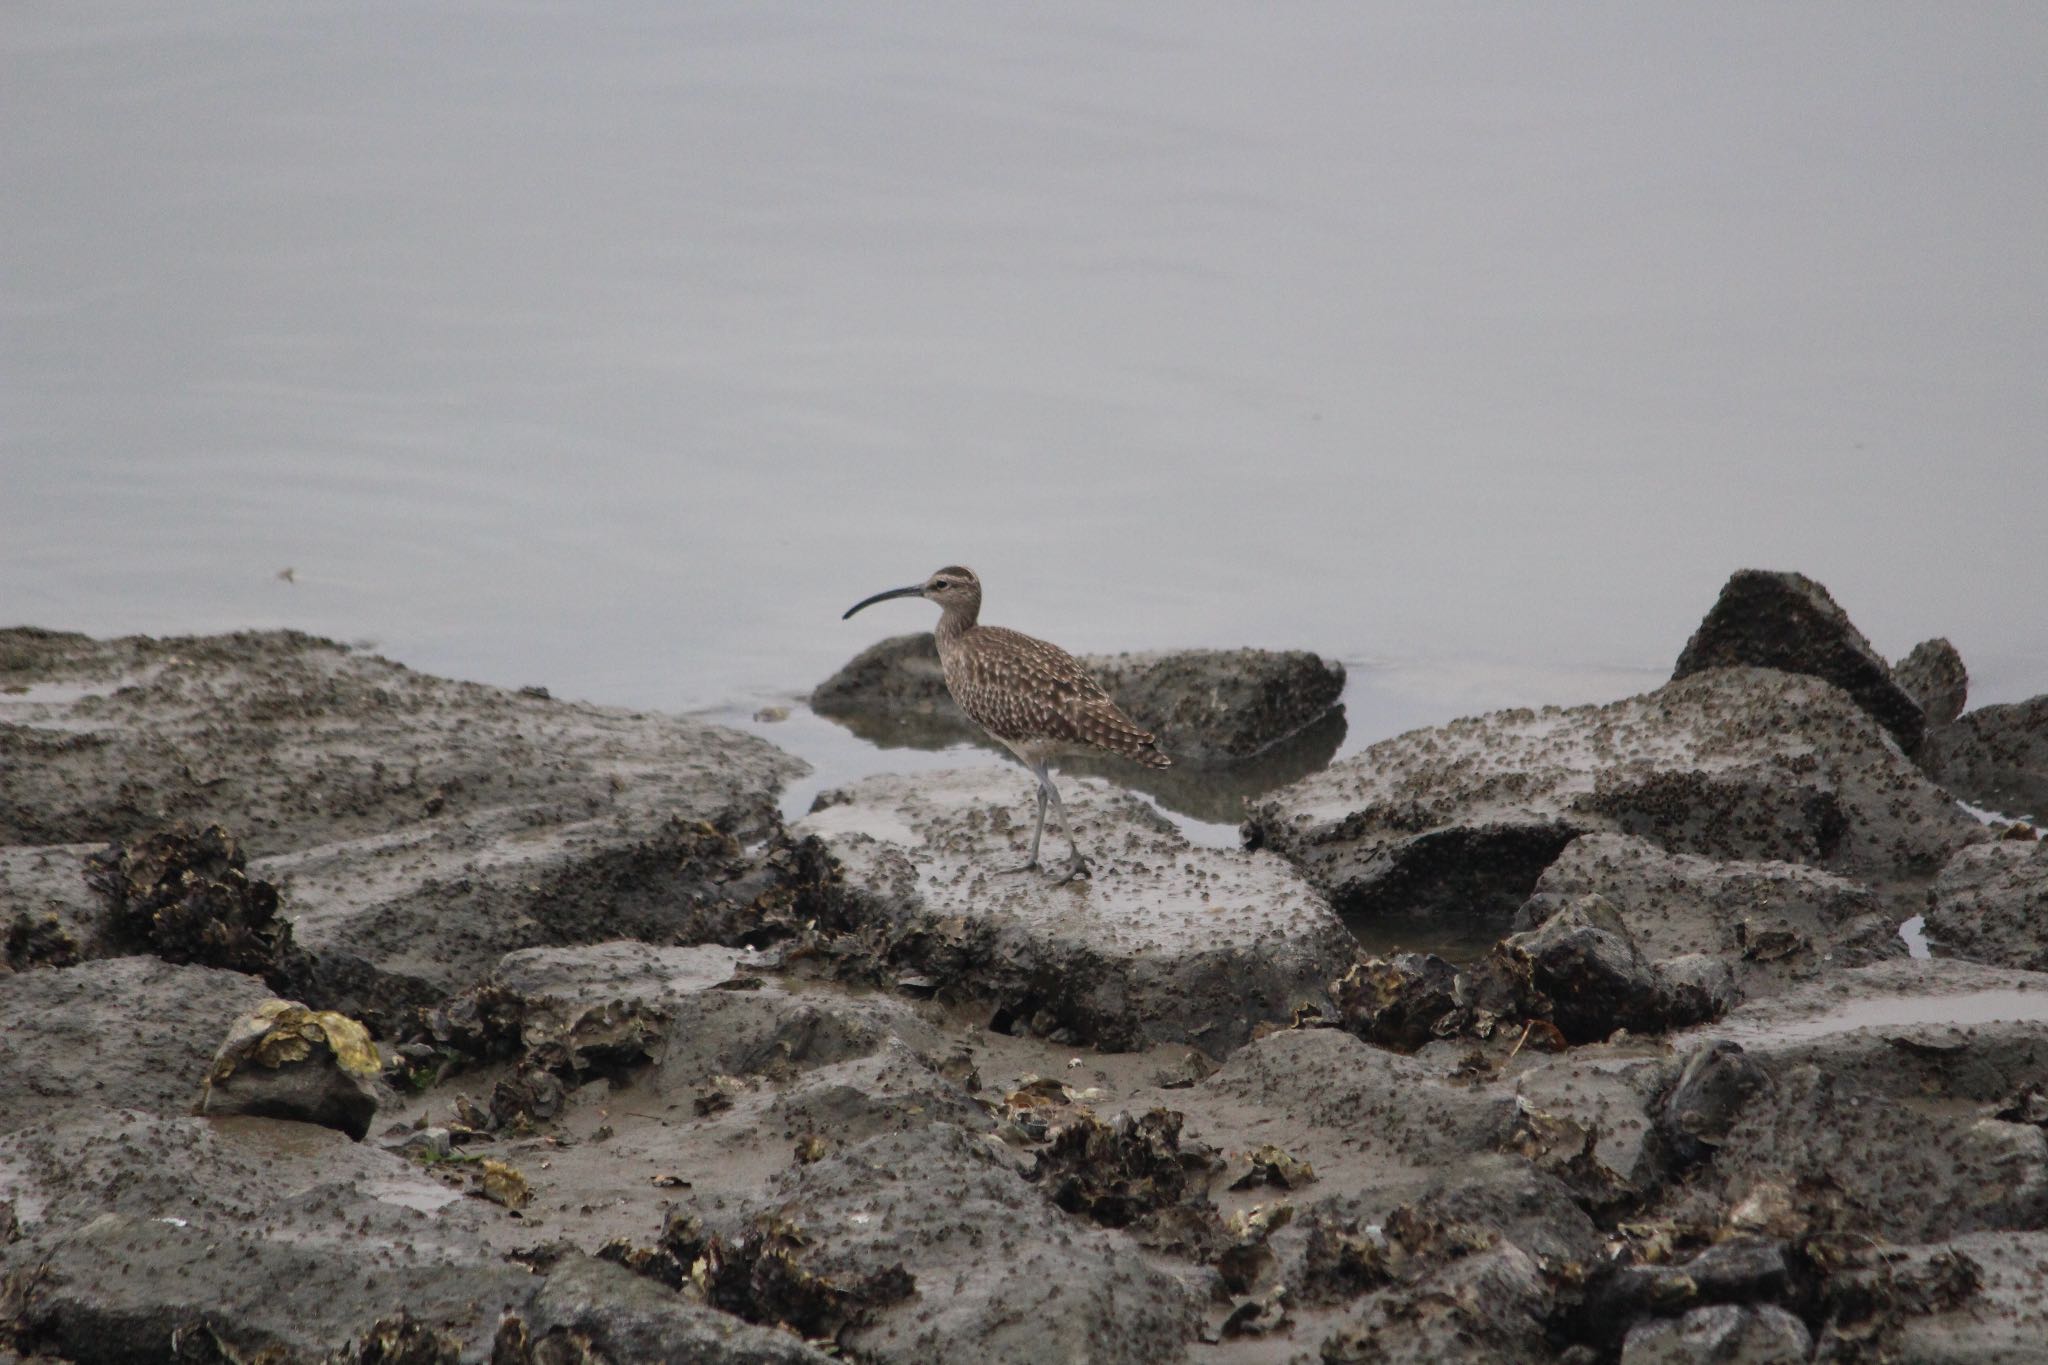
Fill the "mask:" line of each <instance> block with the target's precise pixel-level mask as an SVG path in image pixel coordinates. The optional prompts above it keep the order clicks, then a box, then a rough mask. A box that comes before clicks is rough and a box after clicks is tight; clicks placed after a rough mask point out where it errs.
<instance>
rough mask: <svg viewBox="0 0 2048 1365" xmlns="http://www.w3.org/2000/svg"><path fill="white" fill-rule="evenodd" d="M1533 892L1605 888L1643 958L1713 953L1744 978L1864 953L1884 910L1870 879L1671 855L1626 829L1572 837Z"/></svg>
mask: <svg viewBox="0 0 2048 1365" xmlns="http://www.w3.org/2000/svg"><path fill="white" fill-rule="evenodd" d="M1536 895H1537V896H1538V897H1539V898H1540V897H1544V896H1555V897H1560V898H1572V897H1578V896H1584V895H1598V896H1600V897H1601V898H1602V899H1603V900H1605V901H1606V902H1607V903H1608V904H1609V905H1610V906H1612V907H1613V909H1614V911H1615V913H1616V915H1617V916H1618V917H1619V918H1620V920H1621V922H1622V924H1623V925H1625V926H1626V928H1627V931H1628V934H1629V936H1630V937H1631V938H1632V939H1633V940H1634V941H1635V943H1636V945H1637V947H1638V948H1640V949H1641V951H1642V952H1643V954H1644V955H1645V956H1647V957H1649V958H1651V959H1652V960H1662V959H1667V958H1674V957H1680V956H1684V955H1687V954H1699V953H1706V954H1713V955H1715V956H1718V957H1720V958H1722V959H1724V960H1725V961H1727V962H1728V963H1729V964H1730V965H1731V967H1733V968H1734V969H1735V970H1736V972H1737V975H1738V977H1739V978H1741V979H1743V980H1747V979H1749V978H1751V977H1755V976H1759V975H1762V976H1765V977H1767V978H1771V979H1778V978H1782V977H1784V976H1786V975H1788V974H1789V973H1792V972H1795V971H1800V970H1810V969H1811V968H1812V967H1813V966H1814V965H1815V964H1816V963H1817V962H1820V961H1822V960H1832V961H1837V962H1840V961H1842V960H1843V959H1845V958H1850V957H1860V956H1861V955H1862V954H1864V953H1865V952H1867V951H1869V948H1868V946H1867V945H1866V942H1865V939H1864V937H1863V935H1864V933H1865V929H1866V924H1867V923H1868V922H1869V919H1870V917H1877V916H1881V915H1882V914H1883V908H1882V906H1881V904H1880V902H1879V899H1878V897H1877V896H1876V894H1875V893H1873V892H1872V891H1871V889H1870V888H1869V887H1868V886H1866V885H1864V884H1863V883H1861V882H1857V881H1852V880H1850V879H1849V878H1846V877H1838V876H1835V875H1833V874H1832V873H1827V872H1822V871H1820V870H1819V869H1817V868H1812V867H1806V866H1803V865H1801V864H1798V863H1788V862H1780V861H1764V862H1757V861H1749V860H1742V859H1732V860H1722V859H1714V858H1702V857H1698V856H1696V855H1692V854H1685V853H1670V852H1666V851H1665V850H1663V849H1661V848H1659V847H1657V846H1656V845H1655V844H1653V843H1651V842H1649V841H1648V840H1646V839H1639V838H1636V837H1634V836H1631V835H1624V834H1588V835H1585V836H1584V837H1582V838H1579V839H1574V840H1573V841H1572V842H1571V843H1569V844H1567V845H1566V846H1565V848H1564V851H1563V852H1562V853H1560V854H1559V855H1558V858H1557V861H1556V862H1554V863H1552V864H1551V865H1550V866H1549V867H1548V868H1546V869H1544V872H1543V875H1542V877H1541V878H1539V879H1538V880H1537V883H1536ZM1886 927H1887V928H1888V927H1889V926H1888V925H1887V926H1886ZM1877 941H1878V943H1880V944H1883V945H1885V946H1883V947H1882V948H1881V949H1879V950H1880V951H1883V952H1885V953H1886V954H1888V955H1903V954H1904V953H1905V951H1906V949H1905V945H1904V944H1903V943H1901V942H1899V941H1898V939H1897V937H1896V935H1892V934H1889V933H1885V934H1880V935H1878V936H1877Z"/></svg>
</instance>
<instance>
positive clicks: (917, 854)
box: [797, 769, 1352, 1052]
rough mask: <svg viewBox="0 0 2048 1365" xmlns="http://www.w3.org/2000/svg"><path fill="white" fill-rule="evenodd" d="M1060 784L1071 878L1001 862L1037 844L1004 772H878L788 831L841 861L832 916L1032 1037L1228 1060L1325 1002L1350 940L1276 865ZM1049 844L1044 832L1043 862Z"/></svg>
mask: <svg viewBox="0 0 2048 1365" xmlns="http://www.w3.org/2000/svg"><path fill="white" fill-rule="evenodd" d="M1067 786H1068V794H1067V796H1066V798H1065V800H1066V810H1067V818H1068V820H1069V821H1070V822H1071V824H1072V827H1073V830H1074V836H1075V838H1076V839H1078V840H1079V841H1080V844H1081V846H1082V848H1083V849H1084V850H1085V851H1088V852H1089V853H1090V854H1091V856H1092V857H1093V858H1094V860H1095V872H1094V876H1093V877H1092V878H1089V879H1085V880H1082V881H1078V882H1071V883H1066V884H1060V883H1058V882H1057V880H1056V879H1055V877H1053V876H1051V875H1048V874H1046V873H1044V872H1030V873H1017V874H1011V875H1004V874H1002V873H1001V872H1000V871H999V869H1002V868H1005V867H1013V866H1016V865H1018V864H1021V863H1022V862H1023V861H1024V856H1025V854H1026V853H1027V852H1028V848H1029V838H1030V821H1031V814H1032V806H1031V790H1032V789H1031V785H1030V780H1029V779H1028V778H1027V777H1024V776H1022V775H1019V774H1015V773H1012V772H1008V771H997V770H988V769H970V770H964V771H957V772H946V773H929V774H921V775H919V776H917V777H915V778H900V777H880V778H871V779H868V780H866V781H863V782H861V783H858V784H856V785H855V786H853V787H850V788H847V789H845V790H843V791H838V792H832V793H827V794H826V795H825V796H822V797H820V798H819V801H820V806H819V808H818V809H816V810H814V811H813V812H812V813H811V814H810V815H809V816H808V817H806V818H805V819H804V820H803V821H802V822H801V823H800V824H799V825H798V826H797V830H798V831H799V832H801V833H807V834H812V835H816V836H817V837H819V838H820V839H821V840H823V842H824V845H825V847H826V849H827V851H828V853H829V855H830V857H831V858H832V859H833V861H834V862H835V863H836V864H837V865H838V869H839V873H838V880H837V885H836V887H835V892H836V896H837V899H838V901H839V905H838V908H837V913H838V914H839V915H841V916H843V917H844V918H845V919H846V920H847V921H848V922H849V923H850V924H852V925H854V926H865V927H871V928H873V929H877V930H881V931H883V932H885V933H886V934H888V935H889V936H890V937H891V938H892V939H893V940H894V941H895V942H896V943H897V944H898V945H900V946H901V956H902V960H903V961H905V962H907V963H909V964H911V965H913V966H917V967H920V968H923V969H928V970H930V971H931V972H932V973H933V975H934V976H936V977H938V978H940V979H942V980H944V981H945V982H946V983H947V985H948V987H949V988H950V989H952V990H955V991H958V992H960V993H962V994H965V995H969V996H974V997H979V998H982V999H987V1000H993V1001H995V1002H997V1003H998V1004H999V1005H1000V1006H1001V1007H1002V1009H1003V1011H1004V1013H1006V1014H1008V1015H1010V1016H1012V1017H1015V1018H1016V1019H1019V1020H1021V1021H1023V1022H1026V1023H1030V1024H1032V1026H1033V1027H1034V1028H1038V1029H1039V1030H1040V1031H1044V1032H1054V1031H1059V1030H1065V1031H1067V1032H1068V1033H1070V1034H1071V1035H1073V1036H1076V1037H1079V1038H1084V1039H1089V1040H1092V1041H1093V1042H1095V1043H1096V1045H1098V1046H1104V1047H1134V1046H1138V1045H1141V1044H1143V1043H1147V1042H1160V1041H1187V1042H1194V1043H1198V1044H1200V1045H1201V1046H1203V1047H1205V1048H1209V1049H1212V1050H1214V1051H1218V1052H1223V1051H1228V1050H1229V1049H1230V1048H1232V1047H1234V1046H1236V1045H1237V1044H1239V1043H1242V1042H1243V1041H1244V1040H1245V1039H1246V1038H1247V1037H1249V1036H1250V1034H1251V1029H1252V1026H1253V1025H1254V1024H1256V1023H1259V1022H1261V1021H1275V1020H1278V1021H1284V1020H1286V1019H1288V1018H1289V1017H1290V1015H1291V1013H1292V1011H1293V1010H1294V1009H1295V1008H1296V1007H1297V1006H1299V1005H1301V1004H1304V1003H1314V1002H1317V1001H1322V1000H1325V999H1326V996H1325V988H1326V985H1327V983H1328V982H1329V980H1330V979H1331V978H1333V977H1334V976H1336V975H1337V974H1338V973H1339V972H1340V971H1341V970H1342V968H1343V966H1344V964H1345V963H1347V962H1348V961H1349V959H1350V955H1351V947H1352V945H1351V941H1350V939H1349V937H1348V935H1346V934H1345V932H1344V929H1343V926H1342V925H1340V924H1338V923H1337V921H1336V918H1335V917H1334V916H1333V915H1332V914H1331V913H1330V910H1329V907H1328V906H1327V905H1326V904H1325V903H1324V902H1323V900H1322V898H1321V897H1320V896H1318V895H1317V894H1316V893H1315V892H1314V891H1313V890H1311V889H1310V888H1309V887H1308V886H1307V885H1305V884H1304V883H1303V882H1302V881H1301V880H1300V878H1298V877H1297V876H1296V875H1295V874H1294V873H1293V871H1292V870H1291V869H1289V868H1288V867H1287V865H1286V864H1285V863H1283V862H1281V861H1280V860H1279V859H1277V858H1274V857H1272V856H1270V855H1265V854H1246V853H1236V852H1228V851H1223V850H1218V849H1208V848H1197V847H1194V846H1192V845H1190V844H1189V843H1188V842H1187V841H1186V840H1185V839H1183V838H1182V837H1181V836H1180V834H1179V833H1178V832H1177V831H1175V830H1174V829H1173V828H1172V827H1171V826H1169V825H1166V824H1165V823H1164V822H1163V821H1161V820H1160V819H1159V818H1158V817H1157V816H1156V815H1154V814H1153V813H1152V812H1151V811H1149V810H1148V809H1146V807H1145V806H1144V805H1143V804H1142V803H1140V802H1138V801H1137V800H1136V799H1135V798H1132V797H1130V796H1127V795H1123V794H1121V793H1113V792H1109V791H1105V790H1104V789H1102V788H1100V787H1098V786H1096V785H1094V784H1092V783H1081V782H1070V783H1068V784H1067ZM1048 823H1049V824H1050V823H1051V822H1050V821H1048ZM1058 837H1059V836H1058V834H1057V833H1056V832H1055V831H1054V830H1048V832H1047V834H1046V848H1045V850H1044V852H1045V854H1046V855H1047V856H1048V861H1049V863H1053V864H1056V861H1057V859H1058V858H1060V857H1061V856H1062V850H1061V847H1060V844H1059V843H1058V842H1055V841H1056V840H1058Z"/></svg>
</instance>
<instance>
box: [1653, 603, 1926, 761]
mask: <svg viewBox="0 0 2048 1365" xmlns="http://www.w3.org/2000/svg"><path fill="white" fill-rule="evenodd" d="M1739 667H1754V668H1776V669H1781V670H1783V671H1784V672H1787V673H1805V674H1810V675H1811V676H1813V677H1816V678H1822V679H1825V680H1826V681H1828V682H1831V683H1833V684H1834V685H1835V686H1837V687H1839V688H1841V689H1842V690H1843V691H1844V692H1847V693H1848V694H1849V695H1850V696H1851V697H1852V698H1854V699H1855V702H1856V704H1857V705H1858V706H1860V707H1862V708H1863V709H1864V710H1865V711H1867V712H1869V713H1870V714H1871V715H1872V716H1873V717H1875V718H1876V719H1877V721H1878V723H1879V724H1881V725H1883V726H1884V728H1885V729H1887V730H1889V731H1890V732H1891V733H1892V735H1893V737H1894V738H1896V739H1897V740H1898V742H1899V747H1900V748H1902V749H1904V750H1905V751H1906V752H1907V753H1909V754H1910V753H1912V752H1913V751H1914V750H1915V749H1917V748H1919V747H1920V739H1921V736H1922V735H1923V734H1924V732H1925V730H1926V724H1927V722H1926V717H1925V716H1924V715H1923V714H1922V712H1921V710H1920V704H1919V703H1918V702H1917V701H1915V700H1914V699H1913V697H1912V696H1911V695H1910V694H1909V693H1907V691H1906V690H1905V689H1904V688H1902V687H1900V686H1899V684H1898V683H1897V682H1896V681H1894V680H1893V678H1892V673H1891V669H1890V667H1889V666H1887V665H1886V663H1885V661H1884V659H1883V657H1882V656H1881V655H1879V654H1878V652H1877V651H1876V650H1875V649H1872V648H1871V646H1870V641H1868V640H1866V639H1864V638H1863V632H1862V631H1860V630H1858V629H1856V627H1855V626H1854V625H1853V624H1852V623H1851V622H1850V620H1849V615H1848V613H1847V612H1845V611H1843V610H1842V609H1841V607H1839V606H1837V605H1836V604H1835V599H1834V598H1833V597H1831V596H1829V595H1828V590H1827V589H1826V588H1824V587H1822V586H1821V585H1820V584H1818V583H1816V582H1814V581H1813V580H1812V579H1810V578H1808V577H1806V576H1805V575H1804V574H1796V573H1771V572H1766V571H1765V570H1762V569H1738V570H1737V571H1736V572H1735V573H1734V574H1733V575H1731V576H1730V577H1729V579H1728V582H1727V583H1726V584H1724V585H1723V586H1722V588H1721V595H1720V597H1718V598H1716V599H1715V601H1714V605H1713V606H1712V607H1711V608H1710V609H1709V610H1708V612H1707V615H1706V618H1705V619H1704V620H1702V621H1701V622H1700V624H1699V629H1697V630H1695V631H1694V632H1693V634H1692V638H1691V639H1690V640H1687V641H1686V642H1685V649H1684V651H1683V652H1681V653H1680V654H1679V656H1678V666H1677V667H1676V668H1675V669H1674V670H1673V671H1672V674H1671V676H1672V678H1673V680H1674V681H1675V680H1677V679H1679V678H1685V677H1690V676H1691V675H1692V674H1694V673H1701V672H1705V671H1706V670H1708V669H1714V668H1739Z"/></svg>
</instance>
